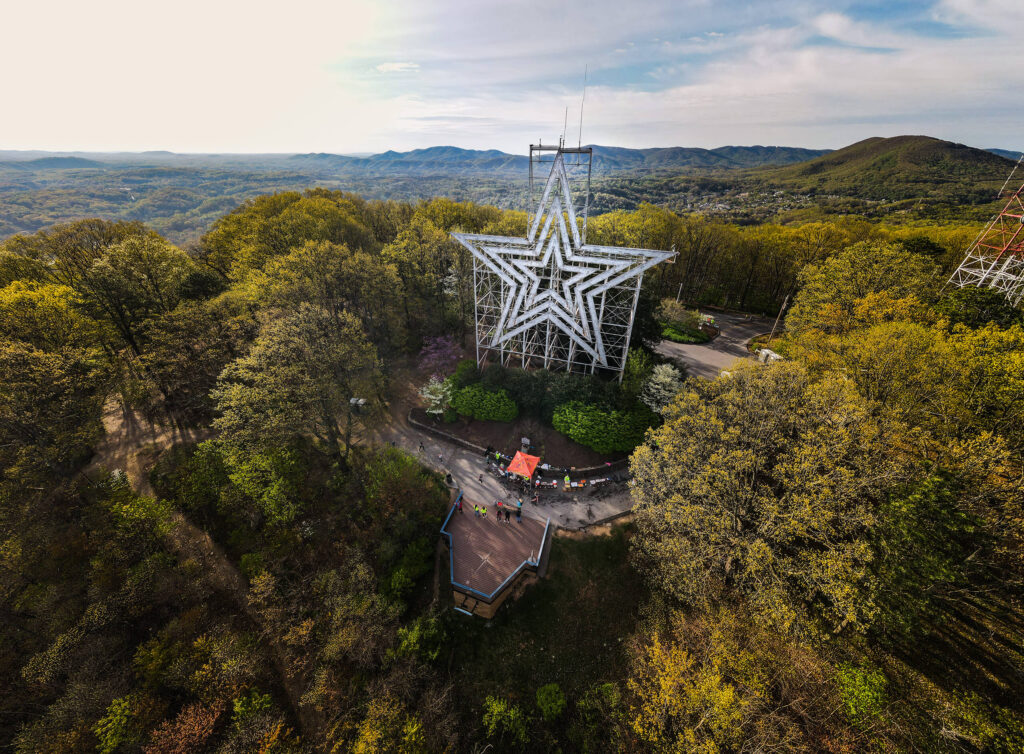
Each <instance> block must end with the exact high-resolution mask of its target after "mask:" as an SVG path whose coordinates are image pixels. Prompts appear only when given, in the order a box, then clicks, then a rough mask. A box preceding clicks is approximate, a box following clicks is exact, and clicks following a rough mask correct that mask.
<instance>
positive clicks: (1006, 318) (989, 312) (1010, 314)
mask: <svg viewBox="0 0 1024 754" xmlns="http://www.w3.org/2000/svg"><path fill="white" fill-rule="evenodd" d="M935 311H936V312H938V313H939V314H940V315H941V316H943V317H945V318H946V319H948V320H949V322H950V324H953V325H966V326H967V327H983V326H984V325H987V324H988V323H990V322H991V323H992V324H994V325H996V326H998V327H1009V326H1010V325H1019V324H1022V323H1024V315H1022V314H1021V311H1020V309H1018V308H1017V307H1015V306H1011V305H1010V302H1009V301H1007V299H1006V296H1005V295H1004V294H1003V292H1002V291H998V290H995V289H994V288H978V287H976V286H973V285H967V286H964V287H963V288H956V289H954V290H952V291H949V292H948V293H946V294H945V295H943V296H942V297H941V298H939V300H938V301H936V302H935Z"/></svg>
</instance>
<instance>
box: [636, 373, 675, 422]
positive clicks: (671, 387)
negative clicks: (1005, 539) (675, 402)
mask: <svg viewBox="0 0 1024 754" xmlns="http://www.w3.org/2000/svg"><path fill="white" fill-rule="evenodd" d="M682 389H683V376H682V374H680V372H679V370H678V369H676V368H675V367H674V366H672V365H671V364H658V366H656V367H654V369H653V370H652V371H651V376H650V377H648V378H647V381H646V382H645V383H644V388H643V390H642V391H641V393H640V400H641V401H643V402H644V405H646V406H647V407H648V408H649V409H651V411H657V412H658V413H661V411H662V410H663V409H664V408H665V406H667V405H668V404H669V403H671V402H672V399H673V398H675V397H676V395H677V394H678V393H679V391H680V390H682Z"/></svg>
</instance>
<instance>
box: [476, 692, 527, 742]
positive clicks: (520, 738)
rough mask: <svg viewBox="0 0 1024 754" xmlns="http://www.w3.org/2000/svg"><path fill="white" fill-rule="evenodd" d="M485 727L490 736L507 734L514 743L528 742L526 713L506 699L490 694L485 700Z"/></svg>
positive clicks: (502, 736)
mask: <svg viewBox="0 0 1024 754" xmlns="http://www.w3.org/2000/svg"><path fill="white" fill-rule="evenodd" d="M484 728H486V729H487V735H488V736H489V737H490V738H494V737H495V736H498V737H501V738H504V737H505V736H506V735H507V736H508V737H509V740H510V741H511V742H512V743H513V744H519V745H520V746H521V745H523V744H525V743H526V715H524V714H523V711H522V710H521V709H519V707H517V706H516V705H514V704H512V703H511V702H507V701H505V700H504V699H498V698H497V697H493V696H488V697H487V699H485V700H484Z"/></svg>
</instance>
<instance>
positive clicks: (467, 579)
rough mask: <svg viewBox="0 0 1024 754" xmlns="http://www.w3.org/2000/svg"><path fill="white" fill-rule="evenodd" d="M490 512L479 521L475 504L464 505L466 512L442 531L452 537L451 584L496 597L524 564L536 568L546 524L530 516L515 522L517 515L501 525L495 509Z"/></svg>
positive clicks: (449, 521) (454, 515) (457, 514)
mask: <svg viewBox="0 0 1024 754" xmlns="http://www.w3.org/2000/svg"><path fill="white" fill-rule="evenodd" d="M488 507H490V506H488ZM489 513H490V515H489V516H488V517H487V518H478V517H477V516H474V515H473V505H472V504H471V503H468V502H464V503H463V512H462V513H461V514H460V513H459V512H458V511H454V512H453V513H452V514H451V515H450V516H449V518H448V521H447V523H446V524H445V526H444V528H443V529H442V531H443V532H446V533H447V534H448V535H449V537H450V545H451V571H452V585H453V586H454V587H455V588H458V587H460V586H461V587H468V588H469V589H472V590H473V591H474V592H476V593H477V594H478V595H482V596H484V597H488V596H489V597H491V598H494V597H495V596H497V595H496V592H497V590H498V588H499V587H500V586H501V585H502V584H503V583H504V582H505V580H506V579H508V578H509V577H510V576H512V575H513V574H514V573H515V572H516V569H518V568H519V566H521V565H522V564H523V562H524V561H529V562H530V564H531V565H532V566H534V567H536V565H537V563H538V562H539V561H540V556H541V550H542V549H543V547H544V536H545V532H546V530H547V523H546V522H545V521H540V520H538V519H536V518H530V517H528V516H523V521H522V523H516V519H515V514H513V515H512V520H511V521H510V522H509V523H507V524H506V523H504V521H503V522H502V523H498V521H497V519H496V518H495V515H494V510H493V509H490V510H489Z"/></svg>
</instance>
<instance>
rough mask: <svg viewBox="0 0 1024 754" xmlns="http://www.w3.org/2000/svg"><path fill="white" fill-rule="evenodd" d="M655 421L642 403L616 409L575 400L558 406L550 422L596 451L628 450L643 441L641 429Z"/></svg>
mask: <svg viewBox="0 0 1024 754" xmlns="http://www.w3.org/2000/svg"><path fill="white" fill-rule="evenodd" d="M656 420H657V417H656V416H655V415H654V414H653V413H652V412H651V411H650V410H649V409H648V408H647V407H645V406H644V407H637V408H634V409H632V410H630V411H616V410H609V409H604V408H601V407H599V406H594V405H590V404H586V403H580V402H578V401H574V402H572V403H566V404H565V405H562V406H559V407H558V408H557V409H556V410H555V415H554V417H553V419H552V422H551V423H552V425H553V426H554V428H555V429H556V430H558V431H559V432H561V433H562V434H563V435H566V436H567V437H569V438H570V439H572V440H573V441H574V442H578V443H579V444H580V445H586V446H587V447H588V448H593V449H594V450H596V451H597V452H598V453H614V452H616V451H620V452H623V453H628V452H630V451H632V450H633V448H635V447H636V446H637V445H639V444H640V443H641V442H643V439H644V432H646V431H647V429H648V428H649V427H651V426H653V425H654V423H655V421H656Z"/></svg>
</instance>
